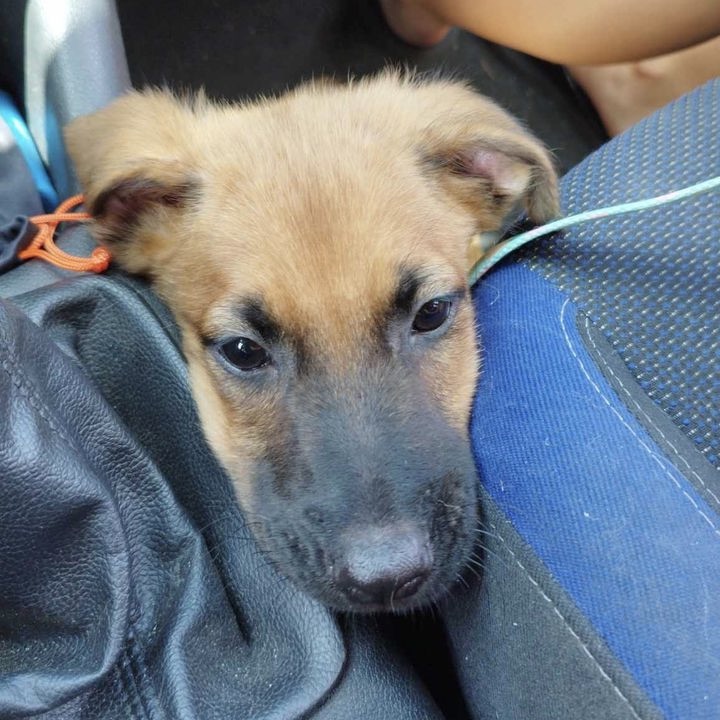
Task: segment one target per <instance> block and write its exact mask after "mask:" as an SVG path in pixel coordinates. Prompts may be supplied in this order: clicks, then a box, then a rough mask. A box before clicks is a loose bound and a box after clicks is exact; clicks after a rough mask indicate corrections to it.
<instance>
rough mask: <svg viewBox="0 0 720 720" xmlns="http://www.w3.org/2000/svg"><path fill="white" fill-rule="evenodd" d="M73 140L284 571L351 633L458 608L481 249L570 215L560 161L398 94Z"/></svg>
mask: <svg viewBox="0 0 720 720" xmlns="http://www.w3.org/2000/svg"><path fill="white" fill-rule="evenodd" d="M66 139H67V146H68V149H69V152H70V155H71V157H72V159H73V160H74V162H75V166H76V168H77V173H78V177H79V179H80V181H81V184H82V186H83V188H84V191H85V194H86V199H87V205H88V208H89V209H90V211H91V213H92V215H93V216H94V221H93V223H92V230H93V232H94V234H95V236H96V237H97V239H98V240H99V241H100V242H101V243H103V244H105V245H107V246H108V247H109V248H110V250H111V251H112V253H113V255H114V257H115V259H116V260H117V262H118V263H119V264H120V265H121V266H122V267H124V268H125V269H127V270H128V271H130V272H133V273H142V274H144V275H146V276H148V277H149V278H150V280H151V282H152V284H153V286H154V288H155V289H156V290H157V292H158V293H159V294H160V295H161V296H162V297H163V298H164V300H165V301H166V302H167V303H168V305H169V307H170V308H171V310H172V312H173V313H174V316H175V318H176V319H177V322H178V324H179V327H180V329H181V332H182V338H183V344H184V352H185V355H186V358H187V362H188V366H189V372H190V378H191V384H192V388H193V393H194V397H195V400H196V403H197V406H198V410H199V414H200V418H201V422H202V426H203V428H204V431H205V434H206V436H207V439H208V441H209V443H210V445H211V446H212V448H213V449H214V451H215V453H216V454H217V456H218V457H219V459H220V460H221V462H222V464H223V465H224V467H225V468H226V470H227V472H228V473H229V475H230V476H231V478H232V479H233V481H234V484H235V487H236V489H237V497H238V499H239V502H240V504H241V506H242V507H243V508H244V511H245V512H246V514H247V515H248V517H249V518H251V520H252V523H251V524H252V527H253V528H254V531H255V534H256V536H257V541H258V543H259V544H260V546H261V547H262V548H263V550H264V551H265V552H266V553H267V555H268V556H269V557H270V558H271V559H272V561H274V563H275V564H276V565H277V566H278V567H279V568H280V569H281V570H282V571H283V572H284V573H285V574H286V575H287V576H288V577H289V578H291V579H292V580H293V581H294V582H296V583H297V584H298V585H300V586H301V587H302V588H304V589H305V590H307V591H308V592H310V593H311V594H313V595H314V596H315V597H317V598H319V599H320V600H321V601H323V602H325V603H326V604H328V605H330V606H333V607H335V608H338V609H341V610H350V611H358V612H374V611H385V610H395V611H402V610H406V609H408V608H410V607H413V606H417V605H420V604H423V603H430V602H434V601H435V600H437V599H438V598H439V597H441V596H442V595H443V593H444V592H445V591H446V590H447V588H448V587H449V586H450V585H451V584H452V583H453V582H454V580H455V579H456V577H457V576H458V574H459V573H460V571H461V570H462V568H463V566H464V564H465V563H466V561H467V559H468V557H469V555H470V553H471V550H472V546H473V541H474V537H475V533H474V529H475V526H476V522H477V507H476V497H477V496H476V483H477V478H476V473H475V468H474V464H473V460H472V457H471V453H470V446H469V440H468V419H469V413H470V406H471V401H472V397H473V393H474V389H475V384H476V380H477V377H478V352H477V348H476V342H475V331H474V318H473V309H472V304H471V299H470V293H469V288H468V283H467V272H468V269H469V268H468V262H469V261H468V252H469V243H470V240H471V238H472V237H473V235H475V234H476V233H477V232H478V231H484V230H493V229H495V228H497V227H498V226H499V224H500V222H501V220H502V219H503V218H504V216H505V215H506V214H507V213H508V211H509V210H510V209H511V208H512V207H514V206H515V205H516V204H518V203H522V204H523V205H524V206H525V208H526V209H527V212H528V213H529V215H530V216H531V218H532V219H533V220H535V221H540V222H542V221H545V220H548V219H549V218H550V217H552V216H553V215H555V213H556V211H557V190H556V178H555V174H554V171H553V167H552V163H551V161H550V159H549V157H548V155H547V153H546V151H545V150H544V149H543V148H542V147H541V145H540V144H539V143H538V142H537V141H536V140H534V139H533V138H532V137H530V136H529V135H528V134H527V133H526V132H525V131H524V130H523V129H522V128H521V127H520V126H519V125H518V124H517V123H516V122H515V121H514V120H512V119H511V118H510V117H509V116H508V115H507V114H506V113H505V112H503V111H502V110H500V109H499V108H498V107H496V106H495V105H494V104H492V103H491V102H490V101H488V100H486V99H483V98H481V97H479V96H477V95H476V94H474V93H473V92H471V91H470V90H469V89H468V88H467V87H465V86H464V85H462V84H458V83H455V82H449V81H442V80H435V81H429V82H421V81H418V80H416V79H414V78H412V77H408V76H402V75H400V74H398V73H384V74H382V75H380V76H378V77H375V78H373V79H368V80H361V81H358V82H353V83H351V84H349V85H347V86H339V85H333V84H329V83H315V84H310V85H305V86H302V87H300V88H299V89H297V90H295V91H292V92H289V93H288V94H286V95H284V96H282V97H280V98H277V99H272V100H261V101H259V102H254V103H248V104H244V105H226V104H221V105H218V104H213V103H211V102H208V101H207V100H205V99H203V97H197V98H195V99H185V100H178V99H176V98H174V97H173V96H171V95H170V94H168V93H167V92H162V91H145V92H135V93H131V94H129V95H127V96H125V97H122V98H120V99H119V100H117V101H116V102H114V103H113V104H112V105H110V106H109V107H107V108H105V109H103V110H101V111H100V112H98V113H96V114H94V115H91V116H88V117H84V118H80V119H78V120H76V121H74V122H73V123H72V124H71V125H70V126H69V128H68V129H67V133H66Z"/></svg>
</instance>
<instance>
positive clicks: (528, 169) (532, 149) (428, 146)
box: [419, 83, 559, 231]
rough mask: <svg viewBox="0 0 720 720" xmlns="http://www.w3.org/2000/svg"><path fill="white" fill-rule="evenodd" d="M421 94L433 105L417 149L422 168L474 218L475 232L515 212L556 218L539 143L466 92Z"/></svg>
mask: <svg viewBox="0 0 720 720" xmlns="http://www.w3.org/2000/svg"><path fill="white" fill-rule="evenodd" d="M421 91H422V92H423V94H424V95H425V99H426V100H427V99H429V98H432V99H434V107H433V113H432V115H431V116H430V117H431V118H432V120H431V122H430V123H429V124H428V125H426V126H425V127H424V128H423V129H422V131H421V140H420V144H419V149H420V152H421V156H422V159H423V162H424V165H425V167H426V168H427V169H428V171H429V172H430V173H431V174H432V175H433V176H434V178H435V179H436V181H437V182H439V183H440V185H441V187H442V188H443V189H444V190H445V192H446V193H447V195H448V196H449V197H450V199H451V200H452V201H454V202H456V203H458V204H460V205H461V206H462V207H464V208H466V209H467V210H469V211H470V212H471V213H472V214H473V215H474V216H475V217H476V219H477V229H478V230H479V231H492V230H496V229H498V228H499V227H500V225H501V224H502V221H503V219H504V218H505V216H506V215H507V214H508V212H509V211H510V210H511V209H513V208H514V207H515V206H522V207H523V208H524V209H525V211H526V212H527V214H528V216H529V217H530V219H531V220H533V221H534V222H536V223H544V222H547V221H549V220H551V219H553V218H554V217H556V216H557V215H558V213H559V202H558V188H557V175H556V173H555V169H554V167H553V162H552V159H551V158H550V154H549V153H548V151H547V150H546V149H545V147H544V146H543V145H542V144H541V143H540V142H539V141H538V140H536V139H535V138H534V137H533V136H532V135H531V134H530V133H528V132H527V131H526V130H525V129H524V128H523V127H521V126H520V124H519V123H517V122H516V121H515V120H514V119H513V118H512V117H511V116H510V115H509V114H508V113H506V112H505V111H504V110H502V109H501V108H499V107H498V106H497V105H495V104H494V103H493V102H491V101H489V100H487V99H486V98H483V97H481V96H479V95H477V94H475V93H474V92H471V91H470V90H468V89H467V88H465V87H464V86H461V85H457V84H453V83H447V84H438V85H433V84H430V85H429V86H426V87H425V88H422V90H421Z"/></svg>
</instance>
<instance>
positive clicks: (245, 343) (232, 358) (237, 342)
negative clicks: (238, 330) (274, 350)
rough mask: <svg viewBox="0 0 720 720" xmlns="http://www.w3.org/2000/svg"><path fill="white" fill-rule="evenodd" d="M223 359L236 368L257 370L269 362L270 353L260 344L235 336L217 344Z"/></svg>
mask: <svg viewBox="0 0 720 720" xmlns="http://www.w3.org/2000/svg"><path fill="white" fill-rule="evenodd" d="M217 351H218V352H219V353H220V355H222V357H223V359H224V360H226V361H227V362H229V363H230V364H231V365H232V366H233V367H236V368H237V369H238V370H243V371H249V370H258V369H259V368H261V367H264V366H265V365H267V364H268V363H269V362H270V355H269V354H268V352H267V350H265V348H264V347H263V346H262V345H258V344H257V343H256V342H255V341H254V340H251V339H250V338H246V337H236V338H232V340H228V341H227V342H224V343H223V344H222V345H218V348H217Z"/></svg>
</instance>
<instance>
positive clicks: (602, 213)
mask: <svg viewBox="0 0 720 720" xmlns="http://www.w3.org/2000/svg"><path fill="white" fill-rule="evenodd" d="M718 189H720V176H718V177H714V178H710V180H703V181H702V182H699V183H695V184H694V185H690V186H688V187H686V188H682V189H680V190H673V191H672V192H669V193H664V194H663V195H658V196H657V197H652V198H645V199H644V200H636V201H635V202H628V203H621V204H620V205H610V206H609V207H604V208H598V209H597V210H587V211H586V212H581V213H577V214H576V215H568V217H564V218H560V219H558V220H553V221H552V222H549V223H546V224H545V225H540V226H539V227H536V228H533V229H532V230H528V231H527V232H524V233H520V235H515V237H511V238H509V239H508V240H505V241H504V242H502V243H499V244H498V245H496V246H495V247H493V248H491V250H490V252H489V253H488V255H486V256H485V257H482V258H480V260H478V262H476V263H475V265H474V266H473V268H472V270H471V271H470V285H471V286H472V285H474V284H475V283H476V282H477V281H478V280H479V279H480V278H481V277H482V276H483V275H484V274H485V273H486V272H487V271H488V270H489V269H490V268H491V267H493V266H494V265H495V264H496V263H498V262H499V261H500V260H502V259H503V258H504V257H506V256H507V255H509V254H510V253H511V252H513V251H514V250H517V249H518V248H519V247H522V246H523V245H526V244H527V243H529V242H531V241H532V240H536V239H537V238H539V237H542V236H543V235H549V234H550V233H554V232H557V231H558V230H564V229H565V228H567V227H570V226H572V225H580V224H581V223H586V222H590V221H591V220H599V219H601V218H607V217H612V216H613V215H623V214H625V213H631V212H636V211H639V210H648V209H650V208H655V207H660V206H661V205H666V204H667V203H672V202H676V201H677V200H682V199H684V198H687V197H690V196H691V195H699V194H700V193H705V192H710V191H711V190H718Z"/></svg>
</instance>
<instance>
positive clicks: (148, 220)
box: [65, 91, 202, 274]
mask: <svg viewBox="0 0 720 720" xmlns="http://www.w3.org/2000/svg"><path fill="white" fill-rule="evenodd" d="M199 102H202V101H199ZM196 112H197V111H196V109H195V108H192V107H190V106H189V105H187V104H185V103H183V102H181V101H180V100H177V99H176V98H174V97H173V96H172V95H171V94H170V93H167V92H163V91H145V92H133V93H129V94H128V95H125V96H123V97H121V98H119V99H118V100H116V101H115V102H113V103H112V104H111V105H109V106H108V107H106V108H103V109H102V110H100V111H99V112H96V113H93V114H92V115H86V116H85V117H80V118H77V119H76V120H74V121H73V122H71V123H70V124H69V125H68V126H67V128H66V129H65V140H66V146H67V150H68V153H69V155H70V158H71V159H72V161H73V163H74V164H75V169H76V171H77V176H78V179H79V181H80V184H81V186H82V189H83V191H84V193H85V204H86V207H87V209H88V211H89V212H90V214H91V215H92V216H93V221H92V222H91V224H90V228H91V231H92V232H93V234H94V235H95V237H96V238H97V240H98V241H99V242H101V243H102V244H104V245H107V246H108V247H109V248H110V250H111V252H112V253H113V255H114V257H115V258H116V259H117V260H118V262H119V263H120V264H121V265H123V266H124V267H125V268H127V269H128V270H130V271H132V272H143V273H149V274H152V273H153V268H154V267H155V266H157V265H158V264H161V263H162V262H163V260H164V258H166V257H167V256H168V254H170V253H172V251H173V247H174V245H175V243H176V242H178V241H179V238H180V237H181V235H182V233H181V224H182V219H183V216H184V212H183V211H184V210H185V209H186V208H187V207H188V206H189V205H190V204H192V203H193V201H194V200H195V199H196V198H197V197H198V195H199V192H200V183H199V178H198V176H197V173H196V171H195V168H197V167H198V163H197V158H196V157H195V153H196V152H197V151H196V150H195V143H194V142H193V132H194V127H195V126H194V123H193V120H194V119H195V115H196Z"/></svg>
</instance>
